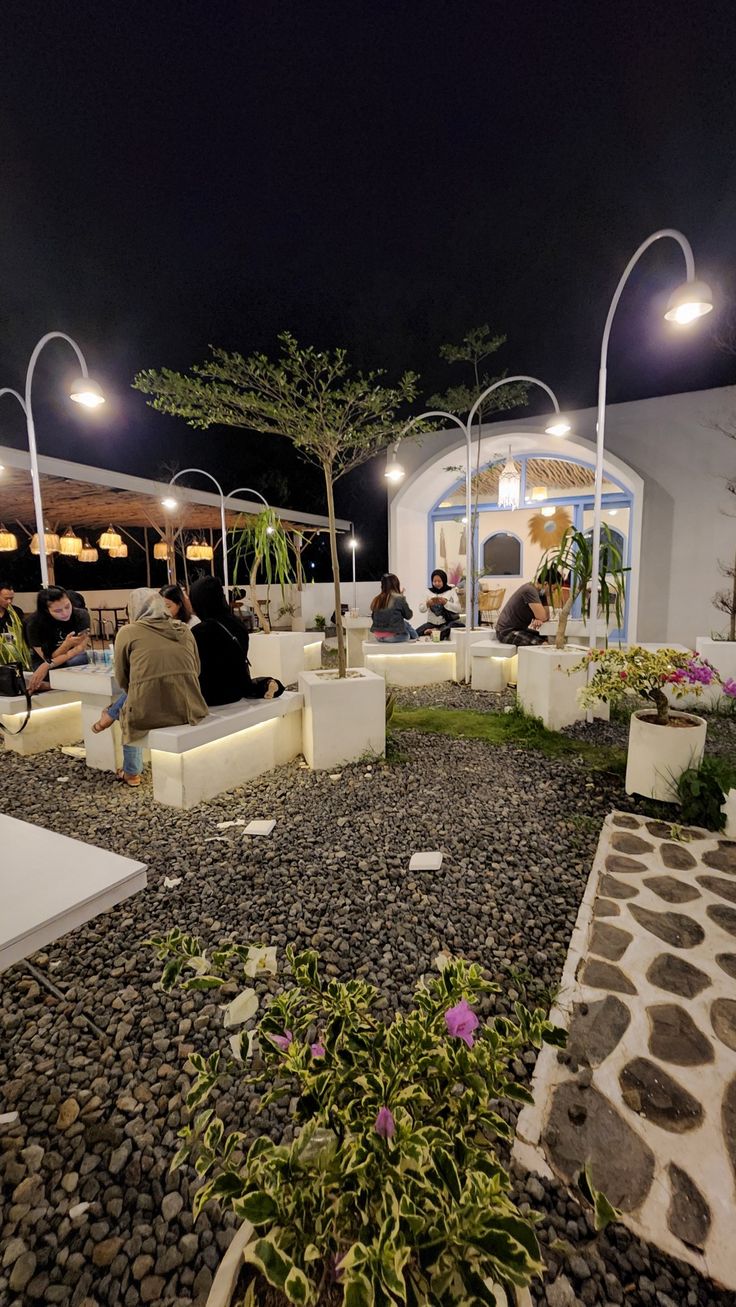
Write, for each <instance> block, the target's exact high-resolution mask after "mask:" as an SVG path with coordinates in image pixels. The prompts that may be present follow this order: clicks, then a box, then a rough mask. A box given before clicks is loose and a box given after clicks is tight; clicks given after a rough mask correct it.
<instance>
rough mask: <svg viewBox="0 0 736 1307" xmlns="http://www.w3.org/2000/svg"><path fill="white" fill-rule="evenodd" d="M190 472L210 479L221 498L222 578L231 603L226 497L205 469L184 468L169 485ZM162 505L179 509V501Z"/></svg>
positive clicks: (168, 501)
mask: <svg viewBox="0 0 736 1307" xmlns="http://www.w3.org/2000/svg"><path fill="white" fill-rule="evenodd" d="M189 472H198V473H199V475H200V476H203V477H208V479H209V480H210V481H211V482H212V484H213V485H215V486H217V493H218V494H219V496H220V530H221V532H222V578H223V582H224V585H225V598H226V599H227V601H228V603H229V602H230V576H229V573H228V568H227V526H226V523H225V495H224V494H223V491H222V486H221V485H220V483H219V481H218V480H217V478H216V477H213V475H212V473H211V472H205V470H204V468H203V467H185V468H182V470H181V472H177V473H176V475H175V476H173V477H172V478H171V480H170V482H169V485H170V486H173V485H174V484H175V483H176V482H177V481H178V480H179V477H184V476H186V475H187V474H188V473H189ZM161 503H162V504H163V506H164V508H168V509H171V508H176V507H177V501H176V500H175V499H170V498H166V499H162V500H161Z"/></svg>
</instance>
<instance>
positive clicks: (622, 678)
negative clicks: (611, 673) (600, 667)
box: [619, 671, 629, 681]
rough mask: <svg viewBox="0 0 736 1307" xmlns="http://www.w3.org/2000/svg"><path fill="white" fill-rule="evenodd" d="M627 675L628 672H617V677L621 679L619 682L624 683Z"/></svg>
mask: <svg viewBox="0 0 736 1307" xmlns="http://www.w3.org/2000/svg"><path fill="white" fill-rule="evenodd" d="M628 674H629V673H628V672H624V671H621V672H619V676H620V677H621V680H622V681H625V680H626V677H627V676H628Z"/></svg>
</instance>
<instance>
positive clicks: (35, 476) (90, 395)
mask: <svg viewBox="0 0 736 1307" xmlns="http://www.w3.org/2000/svg"><path fill="white" fill-rule="evenodd" d="M50 340H65V341H66V342H67V344H68V345H71V347H72V349H73V350H74V353H75V354H76V356H77V359H78V360H79V367H80V370H81V372H80V376H79V377H77V378H76V380H75V381H74V382H73V383H72V386H71V388H70V391H69V398H70V399H73V400H74V402H75V403H76V404H83V405H84V407H85V408H97V407H98V405H100V404H104V402H105V396H104V395H103V393H102V387H101V386H100V385H99V384H98V383H97V382H96V381H94V380H93V379H92V377H90V375H89V372H88V371H87V360H86V359H85V357H84V354H83V353H82V351H81V349H80V348H79V346H78V344H77V342H76V341H75V340H72V338H71V336H67V334H66V332H64V331H48V332H47V333H46V335H45V336H42V337H41V339H40V340H39V342H38V344H37V345H36V347H35V349H34V351H33V353H32V354H31V357H30V360H29V363H28V371H27V372H26V389H25V399H24V398H23V396H22V395H20V394H19V393H18V391H17V390H13V389H12V387H10V386H4V387H2V388H1V389H0V398H1V397H2V396H3V395H12V396H13V397H14V398H15V399H17V401H18V403H19V404H20V406H21V408H22V409H23V412H24V413H25V417H26V430H27V433H28V453H29V455H30V460H31V485H32V488H33V506H34V509H35V514H36V533H37V535H38V543H39V562H40V564H41V580H42V582H43V584H44V586H48V583H49V565H48V558H47V555H46V527H45V523H44V520H43V501H42V499H41V475H40V472H39V470H38V449H37V446H36V427H35V424H34V421H33V408H32V405H31V387H32V385H33V374H34V372H35V370H36V363H37V362H38V356H39V354H40V353H41V350H42V349H43V348H44V345H47V344H48V343H49V341H50ZM42 541H43V545H42V544H41V542H42Z"/></svg>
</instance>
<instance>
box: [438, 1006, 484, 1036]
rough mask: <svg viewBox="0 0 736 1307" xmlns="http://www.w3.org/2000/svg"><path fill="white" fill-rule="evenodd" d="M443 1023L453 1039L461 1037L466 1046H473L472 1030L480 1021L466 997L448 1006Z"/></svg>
mask: <svg viewBox="0 0 736 1307" xmlns="http://www.w3.org/2000/svg"><path fill="white" fill-rule="evenodd" d="M445 1025H446V1026H447V1030H448V1034H450V1035H452V1037H453V1039H462V1040H463V1041H464V1042H465V1043H466V1044H467V1046H468V1048H472V1047H473V1044H474V1043H475V1040H474V1039H473V1031H474V1030H476V1029H477V1028H478V1026H479V1025H480V1022H479V1021H478V1018H477V1016H476V1015H475V1012H474V1011H473V1009H472V1008H471V1007H470V1006H469V1004H468V1001H467V999H464V998H461V999H460V1002H459V1003H456V1004H455V1007H451V1008H448V1010H447V1012H445Z"/></svg>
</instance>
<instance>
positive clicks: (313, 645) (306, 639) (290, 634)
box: [248, 631, 323, 685]
mask: <svg viewBox="0 0 736 1307" xmlns="http://www.w3.org/2000/svg"><path fill="white" fill-rule="evenodd" d="M322 638H323V637H322V636H321V635H320V634H319V632H315V631H271V633H270V635H264V633H263V632H262V631H256V632H255V633H254V634H253V635H251V637H250V640H249V643H248V658H249V661H250V673H251V676H275V677H276V678H277V679H278V680H279V681H281V683H282V685H296V682H297V681H298V680H299V673H300V672H306V671H314V670H316V669H317V668H318V667H321V666H322Z"/></svg>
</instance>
